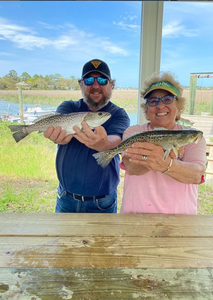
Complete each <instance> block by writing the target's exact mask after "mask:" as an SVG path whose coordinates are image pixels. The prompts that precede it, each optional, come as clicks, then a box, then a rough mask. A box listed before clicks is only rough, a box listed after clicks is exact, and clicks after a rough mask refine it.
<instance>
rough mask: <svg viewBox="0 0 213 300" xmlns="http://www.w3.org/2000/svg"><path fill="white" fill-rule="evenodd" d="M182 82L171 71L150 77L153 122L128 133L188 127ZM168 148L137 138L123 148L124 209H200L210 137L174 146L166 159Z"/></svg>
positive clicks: (147, 93)
mask: <svg viewBox="0 0 213 300" xmlns="http://www.w3.org/2000/svg"><path fill="white" fill-rule="evenodd" d="M182 93H183V89H182V87H181V86H180V84H179V82H178V81H176V80H175V79H174V77H173V76H172V75H171V74H170V73H157V74H156V73H155V74H153V75H152V76H151V77H150V78H148V79H147V80H146V81H145V85H144V90H142V91H141V96H142V98H143V99H144V100H145V103H143V104H142V105H141V107H142V108H143V111H144V113H145V116H146V118H147V120H149V122H148V123H146V124H143V125H134V126H131V127H129V128H128V129H126V131H125V132H124V135H123V138H127V137H128V136H129V135H131V134H132V133H134V132H139V131H150V130H153V129H154V128H156V127H164V128H166V129H169V130H173V129H184V128H185V127H184V126H182V125H180V124H177V123H176V122H177V121H178V120H179V119H180V115H181V112H182V111H183V108H184V104H185V99H184V98H183V97H182ZM163 156H164V150H163V149H162V147H161V146H157V145H154V144H151V143H146V142H137V143H135V144H133V145H132V146H131V147H130V148H128V149H126V150H125V152H124V153H123V160H122V162H121V164H120V167H121V168H122V169H124V170H126V172H125V181H124V194H123V201H122V206H121V213H166V214H196V213H197V195H198V184H200V183H203V182H204V173H205V165H206V142H205V139H204V138H201V140H200V141H199V142H198V143H197V144H194V143H191V144H188V145H186V146H185V147H182V148H180V149H179V152H178V157H176V156H175V154H174V152H173V151H171V152H170V155H169V157H168V158H167V159H166V160H165V161H164V160H163Z"/></svg>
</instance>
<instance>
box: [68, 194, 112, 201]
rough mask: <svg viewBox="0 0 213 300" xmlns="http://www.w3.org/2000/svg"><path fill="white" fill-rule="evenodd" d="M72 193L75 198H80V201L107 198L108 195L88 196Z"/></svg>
mask: <svg viewBox="0 0 213 300" xmlns="http://www.w3.org/2000/svg"><path fill="white" fill-rule="evenodd" d="M70 194H71V195H72V196H73V199H75V200H80V201H88V200H95V199H100V198H105V197H106V195H101V196H93V197H86V196H81V195H77V194H72V193H70Z"/></svg>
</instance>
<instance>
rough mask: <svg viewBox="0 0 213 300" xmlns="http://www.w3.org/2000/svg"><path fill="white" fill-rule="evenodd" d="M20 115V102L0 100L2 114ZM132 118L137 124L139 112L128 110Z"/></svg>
mask: <svg viewBox="0 0 213 300" xmlns="http://www.w3.org/2000/svg"><path fill="white" fill-rule="evenodd" d="M40 106H41V109H42V110H51V111H54V110H56V108H57V107H56V106H50V105H40ZM33 107H34V104H23V110H24V111H25V110H27V108H33ZM1 113H2V114H8V115H11V114H12V115H16V116H18V115H19V103H14V102H9V101H3V100H0V114H1ZM127 113H128V115H129V118H130V125H135V124H137V112H127Z"/></svg>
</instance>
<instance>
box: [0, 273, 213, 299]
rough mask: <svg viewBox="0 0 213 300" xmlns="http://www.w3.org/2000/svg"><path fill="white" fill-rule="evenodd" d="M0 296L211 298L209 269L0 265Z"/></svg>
mask: <svg viewBox="0 0 213 300" xmlns="http://www.w3.org/2000/svg"><path fill="white" fill-rule="evenodd" d="M0 282H1V285H0V299H5V300H6V299H14V300H15V299H42V300H58V299H72V300H82V299H84V300H86V299H88V300H89V299H92V300H100V299H104V300H114V299H116V300H117V299H120V300H125V299H128V300H130V299H150V300H159V299H162V300H171V299H172V300H176V299H178V300H180V299H182V300H192V299H194V300H199V299H205V300H212V299H213V271H212V270H197V269H188V270H187V269H185V270H182V269H175V270H174V269H168V270H160V269H149V270H147V269H0Z"/></svg>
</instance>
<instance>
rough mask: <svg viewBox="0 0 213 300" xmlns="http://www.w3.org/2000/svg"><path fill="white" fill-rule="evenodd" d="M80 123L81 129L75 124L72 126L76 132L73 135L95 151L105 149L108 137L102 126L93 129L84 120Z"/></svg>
mask: <svg viewBox="0 0 213 300" xmlns="http://www.w3.org/2000/svg"><path fill="white" fill-rule="evenodd" d="M81 124H82V128H83V130H80V129H79V128H78V127H77V126H75V127H74V128H73V129H74V130H75V132H76V134H75V135H74V137H75V138H76V139H77V140H78V141H79V142H81V143H83V144H84V145H86V146H87V147H88V148H91V149H94V150H97V151H102V150H105V149H106V147H107V143H108V138H107V133H106V130H105V129H104V127H102V126H98V127H95V129H94V130H91V129H90V127H89V126H88V125H87V123H86V122H85V121H83V122H82V123H81Z"/></svg>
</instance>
